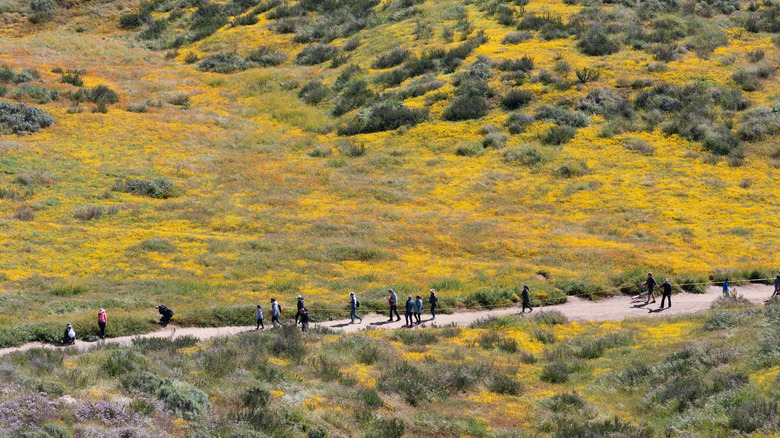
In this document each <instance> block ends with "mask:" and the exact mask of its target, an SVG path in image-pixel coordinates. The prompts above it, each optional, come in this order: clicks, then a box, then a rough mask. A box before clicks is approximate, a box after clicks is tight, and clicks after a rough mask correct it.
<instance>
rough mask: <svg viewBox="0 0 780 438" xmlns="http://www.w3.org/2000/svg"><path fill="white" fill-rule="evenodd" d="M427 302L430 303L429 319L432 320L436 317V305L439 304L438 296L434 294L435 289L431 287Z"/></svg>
mask: <svg viewBox="0 0 780 438" xmlns="http://www.w3.org/2000/svg"><path fill="white" fill-rule="evenodd" d="M428 302H429V303H431V320H434V319H436V305H437V304H439V297H437V296H436V289H431V296H430V297H428ZM398 319H401V318H398Z"/></svg>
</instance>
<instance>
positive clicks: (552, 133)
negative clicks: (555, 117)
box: [539, 125, 577, 146]
mask: <svg viewBox="0 0 780 438" xmlns="http://www.w3.org/2000/svg"><path fill="white" fill-rule="evenodd" d="M576 135H577V129H576V128H572V127H571V126H568V125H556V126H552V127H550V129H548V130H547V132H546V133H544V134H543V135H542V136H541V137H540V138H539V140H541V142H542V143H544V144H549V145H555V146H557V145H562V144H565V143H568V142H569V141H570V140H571V139H573V138H574V137H575V136H576Z"/></svg>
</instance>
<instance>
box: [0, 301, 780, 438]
mask: <svg viewBox="0 0 780 438" xmlns="http://www.w3.org/2000/svg"><path fill="white" fill-rule="evenodd" d="M777 319H778V308H777V305H773V306H767V307H765V308H753V307H741V306H740V304H739V303H738V302H733V301H732V302H721V303H720V304H719V305H718V306H717V308H715V309H714V310H712V311H709V312H705V313H702V314H699V315H696V316H685V317H676V318H666V319H654V320H634V321H621V322H604V323H599V322H594V323H568V322H566V321H565V318H564V319H561V318H560V317H558V316H555V315H554V313H548V314H541V315H536V314H535V315H534V317H526V318H522V319H521V318H515V317H506V318H501V319H498V320H491V321H487V322H484V323H480V324H477V325H476V326H475V327H472V328H466V329H461V328H437V329H421V330H414V331H403V330H401V331H369V332H366V333H361V334H353V335H335V334H327V333H316V332H315V333H308V334H305V335H304V336H303V337H301V336H300V334H299V332H298V331H297V330H295V329H289V330H288V329H285V330H273V331H266V332H261V333H251V334H244V335H239V336H236V337H232V338H225V339H215V340H213V341H209V342H203V343H195V341H194V340H188V339H180V340H178V341H176V342H175V343H174V342H171V341H170V340H149V341H148V342H138V343H136V344H135V345H134V346H133V347H130V348H124V347H123V348H119V347H115V346H112V347H106V348H97V349H96V350H94V351H92V352H89V353H86V354H72V353H68V352H67V351H43V350H33V351H29V352H26V353H24V354H15V355H13V356H9V357H6V358H3V359H0V362H2V367H3V368H2V369H3V373H2V377H0V379H2V380H1V381H2V385H3V386H5V387H8V388H12V389H13V391H4V393H3V394H4V395H2V396H0V407H2V412H4V414H3V415H6V417H11V418H14V417H13V412H15V410H14V408H13V407H14V406H19V405H20V403H21V402H20V400H19V397H20V396H21V395H22V394H28V393H30V392H32V391H35V390H36V389H38V390H43V391H44V392H48V393H49V395H48V396H46V395H44V396H38V397H39V402H40V399H41V398H42V399H43V400H44V401H45V400H47V399H48V400H53V401H55V402H56V403H60V404H61V403H62V402H61V401H56V400H57V398H58V397H60V396H62V395H68V396H70V397H72V399H74V400H75V401H74V402H73V403H72V404H71V405H69V406H67V407H64V408H61V409H60V411H59V412H58V413H57V414H56V415H55V414H52V415H50V416H48V417H47V416H43V415H40V416H39V417H38V418H36V419H28V420H25V421H23V423H25V424H26V427H31V426H32V427H40V426H43V425H44V424H45V423H47V422H48V423H54V424H58V425H60V427H64V428H66V429H67V430H76V431H81V433H82V434H84V433H86V435H82V436H91V435H89V433H98V432H104V433H107V434H108V436H114V435H115V434H118V433H120V432H121V431H122V430H125V429H127V428H128V426H138V427H140V429H141V430H136V431H135V433H136V434H140V435H137V436H168V435H173V436H181V435H187V436H193V437H194V436H235V437H238V436H266V435H263V434H268V435H272V436H277V437H281V436H284V437H286V436H291V437H292V436H303V435H304V434H305V433H307V432H308V434H309V435H308V436H309V437H314V436H329V437H337V436H367V437H393V436H395V437H400V436H402V435H401V434H393V433H391V432H390V431H391V429H392V428H391V427H389V426H388V423H387V422H388V421H391V422H394V423H391V424H394V425H395V426H398V424H399V422H401V423H403V425H404V426H403V428H404V429H403V430H405V433H406V435H405V436H421V437H425V436H430V437H433V436H473V437H520V436H567V437H576V436H606V435H598V434H595V433H596V431H598V430H601V432H602V433H604V432H605V430H604V429H605V428H606V429H607V430H613V432H615V433H614V434H611V435H609V436H616V437H629V436H631V437H651V436H734V435H735V434H736V433H738V432H739V431H743V432H747V433H753V435H752V436H773V435H772V434H773V433H777V431H778V428H779V427H780V415H778V413H777V406H778V396H779V394H778V392H777V382H778V378H780V376H779V375H778V371H779V370H780V363H778V356H777V354H778V351H777V345H778V344H777V328H776V326H777ZM150 374H152V375H153V376H151V377H150ZM154 376H158V377H154ZM155 379H157V380H155ZM160 379H163V380H160ZM166 379H167V380H166ZM556 379H558V380H556ZM144 382H157V383H156V384H153V385H151V386H144V385H145V383H144ZM172 382H178V383H172ZM163 387H164V388H179V390H178V391H181V392H176V391H173V392H171V391H172V390H170V389H169V390H166V391H167V392H166V391H160V388H163ZM193 387H194V388H197V389H198V390H202V391H204V392H205V393H206V394H207V395H208V400H209V404H210V406H211V408H210V409H208V410H200V409H203V408H204V405H203V404H202V402H199V401H198V400H199V399H198V395H199V394H200V393H199V392H198V391H195V390H192V389H191V388H193ZM139 391H140V392H139ZM91 404H98V405H99V406H101V409H95V411H97V413H93V414H90V415H88V412H90V411H91V410H90V405H91ZM112 406H113V407H112ZM122 406H124V408H121V407H122ZM17 409H18V408H17ZM176 409H179V410H178V411H176ZM41 411H42V410H41ZM132 411H135V412H138V413H139V415H140V418H135V419H134V420H133V421H122V419H124V418H125V416H128V415H132ZM117 412H119V413H117ZM615 417H617V418H618V419H619V423H618V426H616V425H615V423H614V422H613V421H614V420H613V419H614V418H615ZM743 420H745V421H743ZM604 421H608V422H610V424H608V425H607V426H606V427H605V426H604ZM14 424H15V423H13V422H11V421H10V420H8V422H7V423H5V424H4V425H2V426H0V428H2V427H5V429H6V430H4V432H6V433H8V432H9V429H14V428H19V426H14ZM640 425H641V426H640ZM21 428H22V429H24V427H21ZM614 429H617V430H614ZM249 430H255V431H257V432H256V433H258V432H259V433H260V435H252V432H249ZM396 430H398V429H396ZM85 431H87V432H85ZM89 431H91V432H89ZM318 431H327V434H326V435H317V434H316V433H317V432H318ZM60 436H62V435H60Z"/></svg>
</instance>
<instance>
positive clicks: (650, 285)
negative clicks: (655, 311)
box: [645, 272, 658, 304]
mask: <svg viewBox="0 0 780 438" xmlns="http://www.w3.org/2000/svg"><path fill="white" fill-rule="evenodd" d="M645 286H647V299H646V300H645V304H649V303H650V297H653V303H655V292H653V291H654V290H655V287H656V286H658V283H656V281H655V278H654V277H653V273H652V272H648V273H647V281H645Z"/></svg>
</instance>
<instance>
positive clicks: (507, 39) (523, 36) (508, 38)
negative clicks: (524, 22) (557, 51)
mask: <svg viewBox="0 0 780 438" xmlns="http://www.w3.org/2000/svg"><path fill="white" fill-rule="evenodd" d="M532 38H533V35H531V34H529V33H527V32H509V33H508V34H506V35H504V38H503V39H502V40H501V44H520V43H522V42H524V41H528V40H530V39H532Z"/></svg>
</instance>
